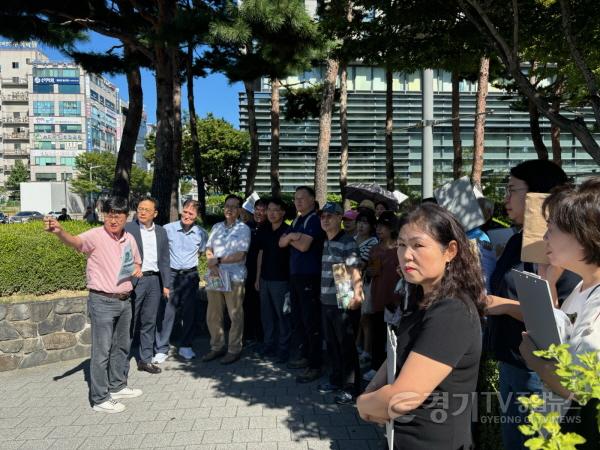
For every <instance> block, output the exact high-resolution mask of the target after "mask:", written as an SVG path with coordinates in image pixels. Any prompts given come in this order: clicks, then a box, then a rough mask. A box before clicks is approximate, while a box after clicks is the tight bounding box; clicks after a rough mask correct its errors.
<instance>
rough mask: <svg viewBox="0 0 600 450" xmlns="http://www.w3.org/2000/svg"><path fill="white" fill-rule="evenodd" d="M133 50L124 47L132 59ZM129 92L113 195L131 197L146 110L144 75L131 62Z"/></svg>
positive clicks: (128, 73)
mask: <svg viewBox="0 0 600 450" xmlns="http://www.w3.org/2000/svg"><path fill="white" fill-rule="evenodd" d="M131 54H132V51H131V49H130V48H129V47H128V46H125V48H124V58H125V60H126V61H128V60H130V59H131ZM126 77H127V93H128V94H129V109H128V110H127V116H126V117H125V125H124V126H123V134H122V136H121V145H120V146H119V154H118V155H117V165H116V167H115V178H114V181H113V188H112V191H113V195H116V196H118V197H123V198H129V191H130V180H131V167H132V165H133V158H134V156H135V145H136V143H137V138H138V134H139V132H140V124H141V122H142V114H143V111H144V94H143V92H142V76H141V74H140V68H139V66H138V65H136V64H134V63H131V66H129V67H128V68H127V73H126Z"/></svg>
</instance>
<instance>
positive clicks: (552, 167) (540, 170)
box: [510, 159, 569, 194]
mask: <svg viewBox="0 0 600 450" xmlns="http://www.w3.org/2000/svg"><path fill="white" fill-rule="evenodd" d="M510 174H511V175H512V176H513V177H515V178H518V179H519V180H522V181H524V182H525V184H527V190H528V191H529V192H538V193H542V194H547V193H548V192H550V191H551V190H552V189H553V188H555V187H556V186H560V185H561V184H565V183H566V182H567V181H569V178H568V177H567V174H566V173H565V171H564V170H562V168H561V167H560V166H559V165H558V164H556V163H554V162H552V161H549V160H547V159H531V160H529V161H524V162H522V163H521V164H518V165H516V166H515V167H513V168H512V169H510Z"/></svg>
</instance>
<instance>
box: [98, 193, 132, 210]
mask: <svg viewBox="0 0 600 450" xmlns="http://www.w3.org/2000/svg"><path fill="white" fill-rule="evenodd" d="M102 212H103V213H105V214H108V213H111V212H114V213H117V214H129V202H128V201H127V199H126V198H124V197H117V196H113V197H110V198H109V199H108V200H106V201H105V202H104V204H103V205H102Z"/></svg>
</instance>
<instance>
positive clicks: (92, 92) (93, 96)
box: [90, 89, 98, 101]
mask: <svg viewBox="0 0 600 450" xmlns="http://www.w3.org/2000/svg"><path fill="white" fill-rule="evenodd" d="M90 97H91V98H92V99H93V100H96V101H97V100H98V93H97V92H96V91H95V90H93V89H90Z"/></svg>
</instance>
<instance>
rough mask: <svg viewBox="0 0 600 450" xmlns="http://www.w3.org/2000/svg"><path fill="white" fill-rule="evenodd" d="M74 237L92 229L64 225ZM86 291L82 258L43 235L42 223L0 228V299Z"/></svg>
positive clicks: (82, 224) (80, 224)
mask: <svg viewBox="0 0 600 450" xmlns="http://www.w3.org/2000/svg"><path fill="white" fill-rule="evenodd" d="M63 225H64V228H65V229H66V230H67V231H68V232H69V233H73V234H79V233H83V232H84V231H86V230H89V229H90V228H91V226H90V225H88V224H87V223H86V222H80V221H71V222H64V223H63ZM63 289H65V290H82V289H85V257H84V256H83V255H82V254H80V253H78V252H76V251H75V250H73V249H72V248H69V247H66V246H65V245H63V244H62V243H61V242H60V241H59V240H58V239H57V238H56V236H54V235H51V234H50V233H46V232H45V231H44V225H43V223H42V222H41V221H36V222H30V223H24V224H11V225H0V296H6V295H11V294H35V295H40V294H48V293H51V292H56V291H59V290H63Z"/></svg>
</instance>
